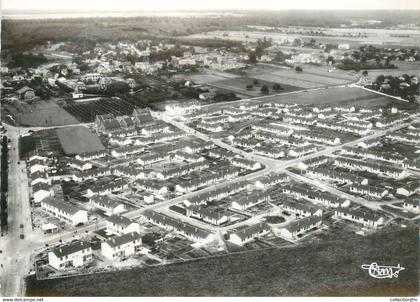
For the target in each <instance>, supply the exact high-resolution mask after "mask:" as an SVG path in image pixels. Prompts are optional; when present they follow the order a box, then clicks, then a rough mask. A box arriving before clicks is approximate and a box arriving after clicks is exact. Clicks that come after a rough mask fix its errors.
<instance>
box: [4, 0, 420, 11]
mask: <svg viewBox="0 0 420 302" xmlns="http://www.w3.org/2000/svg"><path fill="white" fill-rule="evenodd" d="M0 2H1V5H2V9H3V10H17V11H28V10H40V11H48V10H54V11H56V10H63V11H65V10H73V11H86V12H90V11H133V10H136V11H176V10H233V9H238V10H284V9H320V10H324V9H347V10H358V9H370V10H379V9H387V10H395V9H420V0H146V1H144V0H0Z"/></svg>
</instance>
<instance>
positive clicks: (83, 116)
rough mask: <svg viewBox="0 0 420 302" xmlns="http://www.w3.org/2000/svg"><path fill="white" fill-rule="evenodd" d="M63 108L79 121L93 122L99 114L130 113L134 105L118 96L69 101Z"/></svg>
mask: <svg viewBox="0 0 420 302" xmlns="http://www.w3.org/2000/svg"><path fill="white" fill-rule="evenodd" d="M63 108H64V109H65V110H66V111H67V112H68V113H70V114H71V115H73V116H74V117H75V118H76V119H77V120H79V121H80V122H82V123H89V122H93V121H94V119H95V116H96V115H100V114H107V113H112V114H114V115H116V116H118V115H128V114H131V113H132V112H133V109H134V105H132V104H130V103H128V102H126V101H124V100H122V99H119V98H115V99H111V98H109V99H100V100H97V101H93V102H88V103H71V104H67V105H65V106H64V107H63Z"/></svg>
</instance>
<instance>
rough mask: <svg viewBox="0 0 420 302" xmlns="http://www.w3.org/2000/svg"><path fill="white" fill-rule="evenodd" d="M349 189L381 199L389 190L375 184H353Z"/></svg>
mask: <svg viewBox="0 0 420 302" xmlns="http://www.w3.org/2000/svg"><path fill="white" fill-rule="evenodd" d="M349 190H350V192H352V193H357V194H362V195H368V196H370V197H374V198H378V199H381V198H383V197H385V196H386V195H387V194H388V190H387V189H385V188H379V187H374V186H368V185H362V184H355V183H354V184H352V185H350V186H349Z"/></svg>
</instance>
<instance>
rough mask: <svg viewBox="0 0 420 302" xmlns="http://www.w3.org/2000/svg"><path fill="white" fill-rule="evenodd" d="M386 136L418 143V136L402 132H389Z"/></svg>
mask: <svg viewBox="0 0 420 302" xmlns="http://www.w3.org/2000/svg"><path fill="white" fill-rule="evenodd" d="M386 137H387V138H390V139H393V140H396V141H398V142H403V143H411V144H420V137H418V136H414V135H409V134H404V133H389V134H388V135H387V136H386Z"/></svg>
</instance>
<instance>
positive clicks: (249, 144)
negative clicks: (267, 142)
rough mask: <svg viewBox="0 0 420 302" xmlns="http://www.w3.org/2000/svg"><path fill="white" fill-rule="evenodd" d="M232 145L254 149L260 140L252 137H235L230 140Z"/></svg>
mask: <svg viewBox="0 0 420 302" xmlns="http://www.w3.org/2000/svg"><path fill="white" fill-rule="evenodd" d="M232 145H233V146H236V147H242V148H246V149H254V148H255V147H258V146H260V145H261V144H260V142H259V141H257V140H253V139H245V138H235V139H233V140H232Z"/></svg>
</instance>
